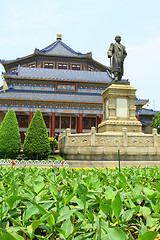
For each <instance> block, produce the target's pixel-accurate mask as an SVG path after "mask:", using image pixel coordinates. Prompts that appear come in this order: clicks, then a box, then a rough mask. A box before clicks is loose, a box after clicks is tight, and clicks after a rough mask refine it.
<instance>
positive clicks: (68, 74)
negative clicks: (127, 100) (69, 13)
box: [0, 34, 148, 142]
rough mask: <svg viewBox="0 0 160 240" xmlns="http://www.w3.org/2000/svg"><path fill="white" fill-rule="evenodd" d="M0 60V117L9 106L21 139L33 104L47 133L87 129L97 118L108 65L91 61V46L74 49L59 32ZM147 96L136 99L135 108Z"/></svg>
mask: <svg viewBox="0 0 160 240" xmlns="http://www.w3.org/2000/svg"><path fill="white" fill-rule="evenodd" d="M0 63H1V64H2V65H3V66H4V69H5V72H4V73H2V76H3V78H4V81H3V86H2V87H1V88H0V123H1V122H2V120H3V118H4V116H5V114H6V112H7V111H8V109H9V108H12V109H13V110H14V111H15V113H16V116H17V119H18V124H19V128H20V133H21V139H22V142H23V141H24V138H25V133H26V131H27V128H28V126H29V124H30V122H31V120H32V117H33V115H34V113H35V111H36V110H37V109H40V110H41V112H42V113H43V116H44V121H45V123H46V126H47V129H48V134H49V136H52V137H54V136H55V133H57V134H59V133H61V132H63V131H64V130H65V129H66V128H70V129H71V132H73V133H82V132H89V131H90V129H91V127H92V126H95V127H96V129H97V126H98V124H99V123H100V122H101V121H102V119H103V114H102V112H103V109H102V108H103V105H102V96H101V93H102V92H103V91H104V90H105V89H106V88H107V87H108V86H109V84H110V83H111V81H112V78H111V75H110V68H109V67H107V66H104V65H103V64H101V63H99V62H97V61H95V60H94V59H93V58H92V53H91V52H89V53H86V54H82V53H80V52H75V51H74V50H73V49H72V48H70V47H69V46H67V45H66V44H65V43H64V42H63V41H62V37H61V34H57V40H56V41H55V42H54V43H52V44H51V45H49V46H48V47H46V48H43V49H42V50H39V49H35V50H34V53H33V54H31V55H29V56H26V57H22V58H17V59H15V60H0ZM124 81H125V80H124ZM147 102H148V100H146V99H144V100H142V99H141V100H139V99H135V104H136V107H137V111H138V110H139V109H141V108H142V106H143V105H145V104H146V103H147Z"/></svg>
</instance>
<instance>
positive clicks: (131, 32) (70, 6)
mask: <svg viewBox="0 0 160 240" xmlns="http://www.w3.org/2000/svg"><path fill="white" fill-rule="evenodd" d="M0 6H1V13H0V24H1V25H0V26H1V31H0V59H5V60H11V59H15V58H17V57H24V56H27V55H29V54H32V53H33V52H34V49H35V48H39V49H42V48H44V47H46V46H48V45H49V44H51V43H52V42H54V41H55V40H56V35H57V33H58V32H60V33H62V41H63V42H64V43H66V44H67V45H68V46H70V47H71V48H73V49H74V50H75V51H79V52H82V53H86V52H90V51H92V54H93V58H94V59H95V60H97V61H99V62H101V63H103V64H105V65H107V66H109V60H108V58H107V54H106V52H107V50H108V48H109V45H110V43H111V42H114V38H115V36H116V35H120V36H121V37H122V42H121V43H122V44H124V45H125V46H126V50H127V53H128V55H127V58H126V59H125V65H124V77H123V78H126V79H129V81H130V83H131V86H133V87H135V88H136V89H137V97H138V98H140V99H149V101H150V104H149V106H148V108H151V109H155V110H160V97H159V96H160V71H159V70H160V0H152V1H150V0H134V1H130V0H98V1H97V0H27V1H24V0H14V1H13V0H0ZM2 71H4V69H3V67H2V65H0V72H2ZM2 84H3V80H2V78H0V86H1V85H2Z"/></svg>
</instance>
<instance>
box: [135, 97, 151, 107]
mask: <svg viewBox="0 0 160 240" xmlns="http://www.w3.org/2000/svg"><path fill="white" fill-rule="evenodd" d="M148 102H149V99H138V98H136V99H135V104H137V105H138V104H140V105H141V104H146V103H148Z"/></svg>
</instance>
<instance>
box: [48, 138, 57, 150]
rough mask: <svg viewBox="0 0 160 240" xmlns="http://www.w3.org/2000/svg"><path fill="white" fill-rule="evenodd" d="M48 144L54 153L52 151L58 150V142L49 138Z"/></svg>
mask: <svg viewBox="0 0 160 240" xmlns="http://www.w3.org/2000/svg"><path fill="white" fill-rule="evenodd" d="M49 142H50V147H51V150H52V152H53V153H54V151H55V150H57V149H58V141H57V140H56V139H55V138H53V137H49Z"/></svg>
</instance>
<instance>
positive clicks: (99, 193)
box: [0, 167, 160, 240]
mask: <svg viewBox="0 0 160 240" xmlns="http://www.w3.org/2000/svg"><path fill="white" fill-rule="evenodd" d="M159 180H160V169H159V168H157V167H154V168H135V167H134V168H123V169H121V172H119V171H118V169H117V168H115V169H108V168H103V169H96V168H93V169H75V168H65V167H63V168H58V167H53V168H31V167H27V168H25V167H19V168H15V167H0V204H1V208H0V209H1V211H0V239H2V240H3V239H11V240H12V239H18V240H22V239H53V240H54V239H57V240H58V239H68V240H72V239H74V240H80V239H93V240H94V239H95V240H97V239H99V240H100V239H102V240H115V239H116V240H132V239H139V240H147V239H149V240H152V239H155V238H156V237H158V231H160V184H159ZM157 239H158V238H157Z"/></svg>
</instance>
